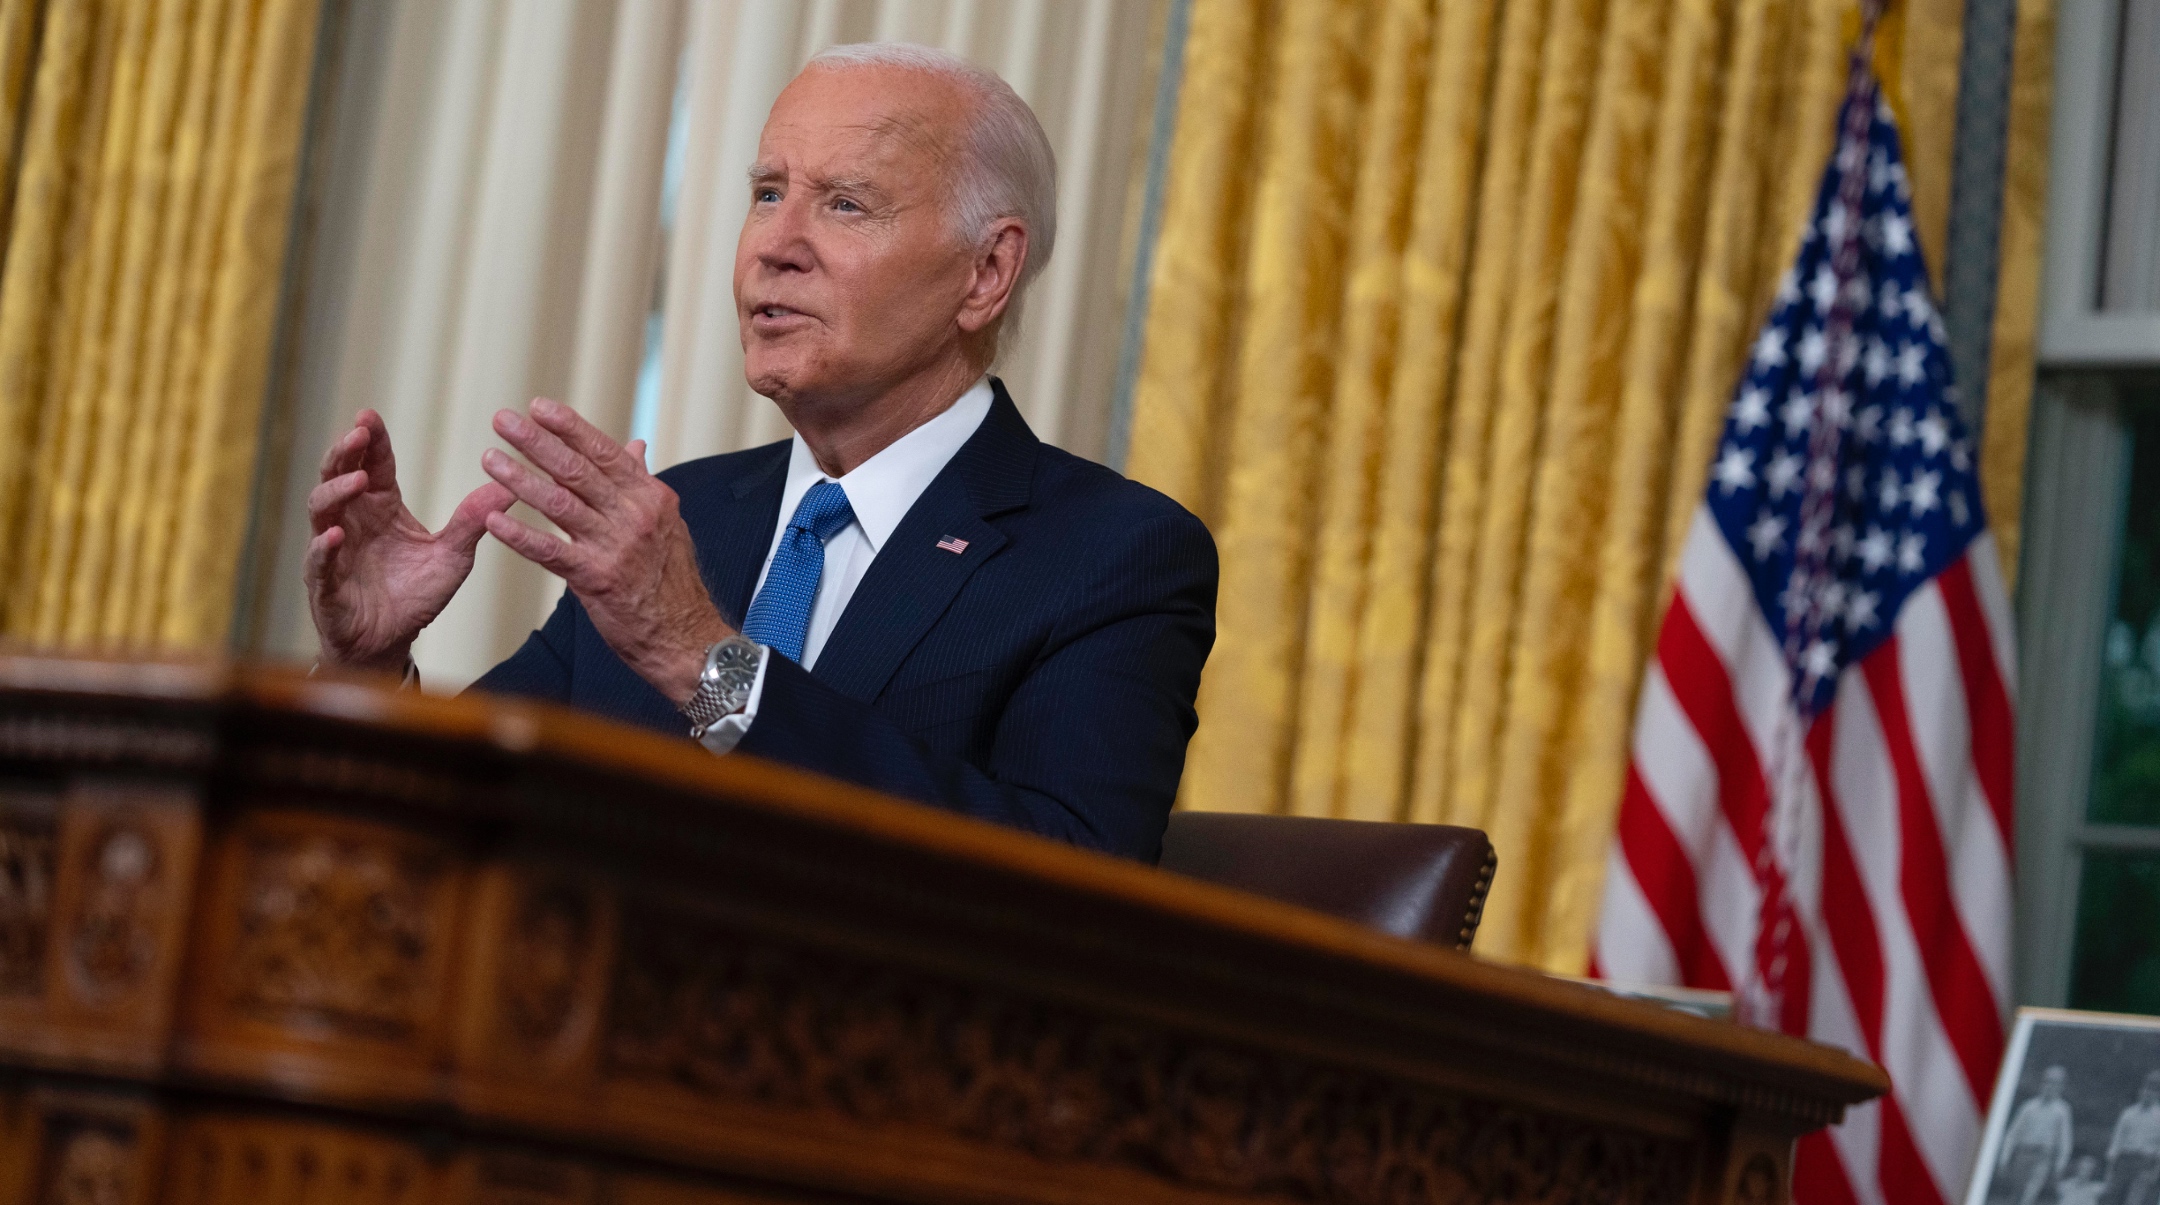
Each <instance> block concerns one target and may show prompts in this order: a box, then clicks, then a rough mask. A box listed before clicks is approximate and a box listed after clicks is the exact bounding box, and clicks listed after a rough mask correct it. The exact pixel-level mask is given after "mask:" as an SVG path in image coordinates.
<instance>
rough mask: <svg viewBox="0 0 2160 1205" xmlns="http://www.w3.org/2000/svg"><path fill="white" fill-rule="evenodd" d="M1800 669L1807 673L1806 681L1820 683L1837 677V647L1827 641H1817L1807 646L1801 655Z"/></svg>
mask: <svg viewBox="0 0 2160 1205" xmlns="http://www.w3.org/2000/svg"><path fill="white" fill-rule="evenodd" d="M1800 668H1801V669H1802V670H1803V671H1805V672H1806V673H1807V676H1808V681H1809V683H1810V684H1811V685H1812V684H1813V683H1816V682H1820V681H1822V680H1824V679H1826V678H1831V677H1835V676H1836V675H1837V646H1836V645H1834V644H1832V643H1830V642H1829V641H1827V640H1817V641H1815V642H1814V643H1813V644H1810V645H1808V647H1807V652H1806V653H1804V654H1802V655H1801V658H1800Z"/></svg>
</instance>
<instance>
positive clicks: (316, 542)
mask: <svg viewBox="0 0 2160 1205" xmlns="http://www.w3.org/2000/svg"><path fill="white" fill-rule="evenodd" d="M344 543H345V529H344V528H342V527H326V528H324V529H323V530H322V531H320V532H318V533H317V534H316V536H315V538H314V539H312V540H309V541H308V546H307V557H306V559H305V560H303V561H302V562H301V566H300V576H301V578H302V580H304V581H306V582H307V584H309V585H311V586H312V585H314V584H316V583H317V582H320V581H322V580H323V577H324V576H325V575H326V574H328V573H329V571H330V566H331V563H332V562H334V561H335V560H336V559H337V550H338V548H339V547H340V546H341V545H343V544H344Z"/></svg>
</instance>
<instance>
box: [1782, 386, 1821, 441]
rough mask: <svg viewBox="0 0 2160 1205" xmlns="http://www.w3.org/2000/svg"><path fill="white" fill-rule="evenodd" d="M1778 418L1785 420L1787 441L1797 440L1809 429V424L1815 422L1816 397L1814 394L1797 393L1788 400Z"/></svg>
mask: <svg viewBox="0 0 2160 1205" xmlns="http://www.w3.org/2000/svg"><path fill="white" fill-rule="evenodd" d="M1778 417H1779V418H1782V419H1784V420H1785V437H1786V438H1787V439H1794V438H1797V437H1798V436H1799V435H1800V434H1801V433H1802V432H1804V431H1806V430H1807V429H1808V424H1809V423H1811V422H1813V421H1815V395H1814V394H1812V393H1796V394H1794V395H1792V397H1790V398H1788V399H1786V402H1785V405H1784V408H1783V409H1781V410H1779V411H1778Z"/></svg>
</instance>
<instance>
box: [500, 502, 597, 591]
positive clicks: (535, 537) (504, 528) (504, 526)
mask: <svg viewBox="0 0 2160 1205" xmlns="http://www.w3.org/2000/svg"><path fill="white" fill-rule="evenodd" d="M487 530H488V534H489V535H491V536H494V537H495V538H496V539H498V540H501V541H502V542H503V544H504V545H506V546H507V547H508V548H509V549H510V551H512V552H514V553H516V554H518V555H519V556H521V557H524V558H525V559H526V560H528V561H531V562H532V563H533V564H535V565H538V566H540V567H541V568H542V569H545V570H547V571H548V572H550V573H552V574H554V575H555V576H557V577H559V578H562V579H564V580H565V581H568V580H569V578H570V575H571V574H572V573H575V572H576V571H577V566H576V549H575V547H574V546H572V545H571V544H569V543H567V542H565V541H562V540H558V539H556V538H555V537H554V536H551V535H548V534H547V533H545V532H541V531H535V530H534V529H532V528H530V527H527V526H525V525H524V524H523V523H520V522H518V521H517V520H516V519H513V518H511V517H510V516H509V515H508V514H506V513H504V512H502V511H489V512H488V516H487Z"/></svg>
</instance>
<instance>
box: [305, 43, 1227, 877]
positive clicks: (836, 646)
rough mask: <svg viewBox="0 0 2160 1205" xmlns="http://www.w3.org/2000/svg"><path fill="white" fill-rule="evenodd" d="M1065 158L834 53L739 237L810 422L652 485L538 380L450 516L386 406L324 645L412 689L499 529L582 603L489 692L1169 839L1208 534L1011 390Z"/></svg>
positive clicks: (956, 87) (1189, 721) (732, 748)
mask: <svg viewBox="0 0 2160 1205" xmlns="http://www.w3.org/2000/svg"><path fill="white" fill-rule="evenodd" d="M1053 176H1054V166H1053V163H1052V158H1051V152H1050V146H1049V143H1048V140H1047V139H1045V137H1044V136H1043V132H1042V127H1041V126H1040V125H1039V124H1038V123H1037V122H1036V120H1035V116H1034V114H1033V113H1032V112H1031V111H1030V110H1029V109H1028V107H1027V105H1026V104H1025V103H1024V102H1023V101H1021V99H1020V98H1019V97H1018V96H1017V95H1016V94H1014V92H1013V91H1012V89H1011V88H1010V87H1008V86H1007V85H1006V84H1005V83H1004V82H1003V81H1002V80H1000V79H998V78H997V77H996V76H994V75H991V74H990V73H988V72H985V71H982V70H980V69H979V68H976V67H973V66H970V65H968V64H967V63H966V62H964V61H963V60H960V59H957V58H954V57H952V56H950V55H946V54H943V53H941V52H937V51H932V50H927V49H924V48H921V47H909V46H853V47H840V48H837V49H835V50H831V51H827V52H826V53H824V54H821V55H819V56H818V57H817V58H816V59H814V60H812V62H811V63H810V65H809V66H808V67H807V68H805V69H804V71H803V73H802V74H801V75H799V76H797V77H796V79H795V80H794V82H792V83H790V84H789V85H788V87H787V89H786V90H785V91H783V92H782V93H781V95H780V98H779V99H778V100H777V101H776V102H774V104H773V107H772V111H771V113H770V115H769V116H768V117H767V119H766V123H765V130H764V134H763V136H762V137H761V138H760V140H759V144H758V161H757V163H756V165H755V166H753V167H752V168H751V169H750V179H749V188H750V211H749V215H748V217H747V218H746V219H745V221H744V223H743V230H742V236H741V239H740V241H739V243H738V245H737V247H736V253H735V302H736V311H737V317H738V320H739V323H740V327H741V334H742V344H743V359H744V365H745V372H746V375H747V376H748V378H749V382H750V385H751V387H752V388H753V389H755V390H756V391H757V392H758V393H760V394H762V395H764V396H766V397H769V398H771V399H772V400H773V401H774V402H776V403H777V404H778V405H779V406H780V408H781V410H782V412H784V413H785V414H786V415H787V418H788V421H789V423H790V424H792V425H793V427H794V428H795V437H794V438H793V439H792V440H790V441H788V442H786V443H780V444H774V445H771V446H768V447H763V448H755V449H751V450H750V451H746V452H737V453H733V454H730V455H725V456H716V457H711V458H709V459H705V460H697V461H691V462H689V463H687V464H682V465H678V466H676V467H675V468H673V469H670V470H668V471H667V472H664V473H661V474H659V475H657V476H655V475H653V474H651V473H648V472H647V471H646V469H645V466H644V449H643V447H642V446H641V445H640V444H639V443H637V442H636V441H633V442H632V443H630V444H629V445H628V446H627V447H625V446H619V445H617V444H616V443H615V442H614V441H612V440H610V439H609V438H608V437H607V436H606V435H604V434H602V433H601V432H600V431H598V430H597V429H595V428H593V427H592V426H591V425H589V424H587V423H586V422H584V421H583V420H582V419H581V418H579V417H578V416H577V415H576V414H575V413H574V412H572V411H571V410H570V409H569V408H567V407H565V406H562V405H559V404H557V403H554V402H550V401H547V400H545V399H538V400H535V401H534V402H533V403H532V405H531V407H530V410H529V413H527V414H518V413H515V412H513V411H509V410H504V411H500V412H498V413H497V414H496V416H495V430H496V432H497V433H498V434H499V435H501V436H502V438H503V439H504V440H505V441H507V442H508V443H509V444H510V445H511V446H512V447H514V448H516V449H517V450H518V451H519V452H521V453H523V455H524V460H523V461H522V462H521V461H519V460H518V459H516V458H513V457H511V456H509V455H506V454H504V453H502V452H499V451H494V450H490V451H489V452H487V453H486V454H485V455H484V456H483V457H482V458H481V466H480V467H481V468H483V469H484V470H485V471H486V473H487V475H488V476H489V477H491V478H493V480H492V481H491V482H489V483H488V484H485V485H482V486H481V487H480V488H479V489H477V490H475V491H473V493H472V494H471V495H470V496H468V497H467V498H466V499H465V500H464V502H463V503H462V504H460V506H459V507H458V509H457V511H456V513H455V514H454V515H453V516H452V517H451V519H450V521H449V523H448V524H447V525H446V526H445V527H444V528H443V530H442V531H440V532H436V533H430V532H428V531H427V529H426V528H425V527H424V526H423V525H422V524H420V523H419V522H418V521H416V520H415V519H414V518H413V516H412V514H411V512H410V511H408V510H407V509H406V508H405V506H404V504H403V502H402V501H401V500H400V498H399V494H398V486H397V477H396V468H395V462H394V459H393V457H392V455H391V450H390V440H389V434H388V432H387V431H386V430H385V429H384V426H383V423H382V420H381V418H379V417H378V416H376V415H375V414H374V413H373V412H363V413H362V414H361V415H360V416H359V418H358V419H357V420H356V422H355V425H354V427H353V429H352V430H351V431H349V432H347V433H346V434H345V435H344V436H343V437H342V438H341V439H339V440H338V441H337V442H336V443H335V444H334V445H332V447H331V448H330V450H329V451H328V452H327V453H326V454H325V456H324V459H323V470H322V476H323V481H322V484H321V485H320V486H318V487H317V488H316V490H315V491H314V494H313V495H312V497H311V498H310V503H309V505H310V514H311V517H312V520H313V525H314V530H315V533H316V534H315V537H314V539H313V541H312V542H311V543H310V544H309V546H308V561H307V580H308V587H309V598H310V601H311V605H312V608H313V613H314V619H315V625H316V629H317V631H318V633H319V634H320V636H321V641H322V656H323V663H324V664H325V665H335V666H346V667H354V668H366V669H378V670H384V671H389V672H398V671H400V670H404V671H406V672H407V673H408V675H409V670H410V665H411V661H410V650H411V647H412V642H413V639H414V637H415V636H416V635H417V634H418V633H419V631H420V630H421V629H422V628H423V627H425V626H426V625H427V623H428V622H429V621H430V620H432V619H433V618H434V617H435V616H436V615H437V614H439V613H440V612H441V611H442V608H443V607H444V606H445V605H446V604H447V603H448V602H449V600H450V597H451V595H452V594H453V593H455V592H456V590H457V588H458V586H459V585H460V584H462V582H463V581H464V579H465V576H466V574H467V573H468V572H469V571H470V569H471V567H472V561H473V549H474V547H475V545H476V543H477V542H478V540H479V538H480V536H481V534H482V533H483V532H484V533H486V534H490V535H493V536H494V537H495V538H496V539H498V540H500V541H502V542H503V543H504V544H506V545H508V546H509V547H510V548H511V549H513V550H515V551H516V552H517V553H518V554H519V555H521V556H524V557H527V558H529V559H531V560H533V561H535V562H537V563H538V564H540V565H542V566H544V567H546V568H547V569H549V570H550V571H552V572H554V573H555V574H557V575H559V576H560V577H561V578H562V579H563V580H564V581H565V582H566V583H567V584H568V586H569V589H568V591H567V592H566V593H565V595H564V597H563V600H562V604H561V605H560V606H559V607H557V608H556V610H555V613H554V615H553V616H552V617H551V618H550V619H549V620H548V621H547V623H546V625H545V626H543V627H542V628H541V629H540V630H539V631H537V632H534V633H533V634H532V636H531V637H530V638H529V639H527V640H526V642H525V645H524V647H522V648H520V649H519V650H518V651H517V653H516V654H514V655H513V656H512V657H511V658H510V659H509V660H507V661H505V662H503V663H502V664H501V665H498V666H496V667H495V668H494V669H493V670H491V671H490V672H489V673H488V674H487V675H486V676H485V677H483V678H481V680H480V681H479V682H478V683H477V684H476V686H477V688H480V689H485V690H491V691H499V692H504V693H510V694H520V695H528V696H533V697H537V698H544V699H551V700H555V701H559V702H565V703H569V704H572V705H574V706H578V707H583V708H586V709H588V710H591V711H594V712H598V713H600V714H602V715H607V716H611V717H614V718H616V719H620V720H626V721H629V722H631V723H636V724H642V725H645V726H647V727H650V728H655V729H659V730H661V731H664V732H670V733H674V734H678V735H687V736H689V737H691V738H693V739H696V740H699V741H700V742H702V743H703V744H704V745H705V746H706V747H707V748H709V749H711V750H713V751H714V752H716V753H728V752H742V753H749V754H755V755H758V756H761V757H769V758H773V759H776V760H779V761H784V762H790V763H793V764H795V765H798V766H803V767H806V768H809V769H812V770H817V771H821V772H823V773H827V774H831V775H834V776H837V777H840V778H844V779H848V780H851V781H854V782H857V783H861V784H863V785H865V786H868V787H872V788H876V789H878V790H882V791H887V792H890V793H893V794H896V795H901V796H906V797H909V798H913V799H917V800H921V801H924V802H927V803H931V804H935V805H938V806H942V807H946V808H950V809H952V810H954V811H958V812H962V813H964V814H967V815H971V816H976V817H979V818H982V819H986V820H991V821H995V822H998V823H1002V824H1009V825H1013V826H1016V827H1019V828H1023V829H1028V830H1032V831H1034V832H1038V833H1041V834H1044V835H1047V836H1051V837H1055V838H1059V839H1062V840H1066V841H1070V842H1073V843H1076V844H1080V845H1084V846H1090V847H1093V848H1097V849H1102V850H1107V851H1111V852H1114V853H1118V854H1123V855H1126V856H1130V857H1136V858H1143V859H1152V858H1154V857H1155V856H1156V854H1157V852H1158V850H1159V846H1160V841H1161V836H1162V830H1163V824H1164V821H1165V819H1166V817H1167V815H1168V812H1169V808H1170V804H1171V801H1172V799H1173V797H1174V796H1175V794H1176V791H1177V782H1178V776H1179V773H1180V771H1181V769H1182V767H1183V763H1184V756H1185V744H1186V741H1187V739H1188V738H1189V737H1190V736H1191V734H1192V730H1193V726H1194V722H1195V721H1194V714H1193V698H1194V696H1195V694H1196V693H1197V691H1198V688H1199V681H1200V668H1201V665H1202V663H1203V662H1204V661H1205V660H1206V658H1207V652H1208V648H1209V646H1210V645H1211V644H1212V642H1213V640H1214V618H1213V615H1214V604H1215V582H1216V562H1215V547H1214V543H1213V541H1212V540H1211V539H1210V538H1209V536H1208V533H1207V530H1206V529H1205V528H1204V527H1203V526H1202V525H1201V524H1200V522H1199V521H1198V520H1197V519H1195V518H1193V516H1192V515H1190V514H1188V513H1187V512H1186V511H1185V510H1183V509H1182V508H1180V507H1179V506H1178V505H1177V504H1176V503H1174V502H1172V501H1170V500H1169V499H1168V498H1165V497H1163V496H1162V495H1160V494H1157V493H1156V492H1154V491H1153V490H1150V489H1147V488H1145V487H1143V486H1140V485H1136V484H1134V483H1131V482H1128V481H1125V480H1124V479H1122V478H1120V477H1119V476H1117V474H1115V473H1112V472H1110V471H1109V470H1107V469H1104V468H1101V467H1099V466H1097V465H1094V464H1090V463H1088V462H1086V461H1083V460H1080V459H1078V458H1076V457H1073V456H1070V455H1068V454H1066V453H1064V452H1061V451H1059V450H1057V449H1055V448H1051V447H1048V446H1046V445H1044V444H1042V443H1041V442H1039V441H1038V440H1037V439H1036V438H1035V436H1034V434H1033V433H1032V432H1030V431H1029V430H1028V427H1027V424H1026V423H1025V422H1024V421H1023V420H1022V419H1021V417H1020V413H1019V411H1018V410H1016V409H1015V408H1014V406H1013V403H1012V399H1011V398H1010V397H1008V396H1007V395H1006V392H1005V388H1004V386H1003V385H1002V384H1001V383H1000V382H999V381H998V380H997V379H996V378H994V377H991V376H989V375H988V372H989V369H990V366H991V363H992V360H993V359H994V357H995V354H996V351H997V345H998V339H999V334H1000V332H1001V331H1002V330H1004V329H1005V328H1006V327H1008V326H1009V325H1010V324H1011V322H1012V321H1013V320H1014V315H1015V314H1016V312H1017V307H1018V304H1019V301H1020V296H1021V293H1022V290H1023V289H1024V288H1025V287H1026V285H1027V282H1028V281H1029V280H1030V279H1031V278H1032V277H1033V276H1034V275H1035V274H1036V273H1037V272H1038V271H1039V270H1040V269H1041V267H1042V265H1043V263H1044V262H1045V261H1046V260H1047V259H1048V258H1049V255H1050V246H1051V241H1052V238H1053V235H1054V231H1055V223H1056V215H1055V203H1056V191H1055V184H1054V179H1053ZM519 500H522V501H524V502H526V503H528V504H530V505H531V506H532V507H533V508H534V509H535V510H537V511H539V512H540V513H541V514H543V515H545V516H547V517H548V518H549V519H550V520H552V521H553V522H554V524H555V525H556V526H557V527H558V528H559V529H560V531H561V532H562V535H560V536H557V535H554V534H549V533H545V532H541V531H538V530H535V529H534V528H532V527H529V526H527V525H526V524H524V523H522V522H520V521H518V520H517V519H515V518H512V517H511V516H510V515H509V514H508V513H507V512H508V510H509V508H510V506H511V505H512V503H513V502H515V501H519Z"/></svg>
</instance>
